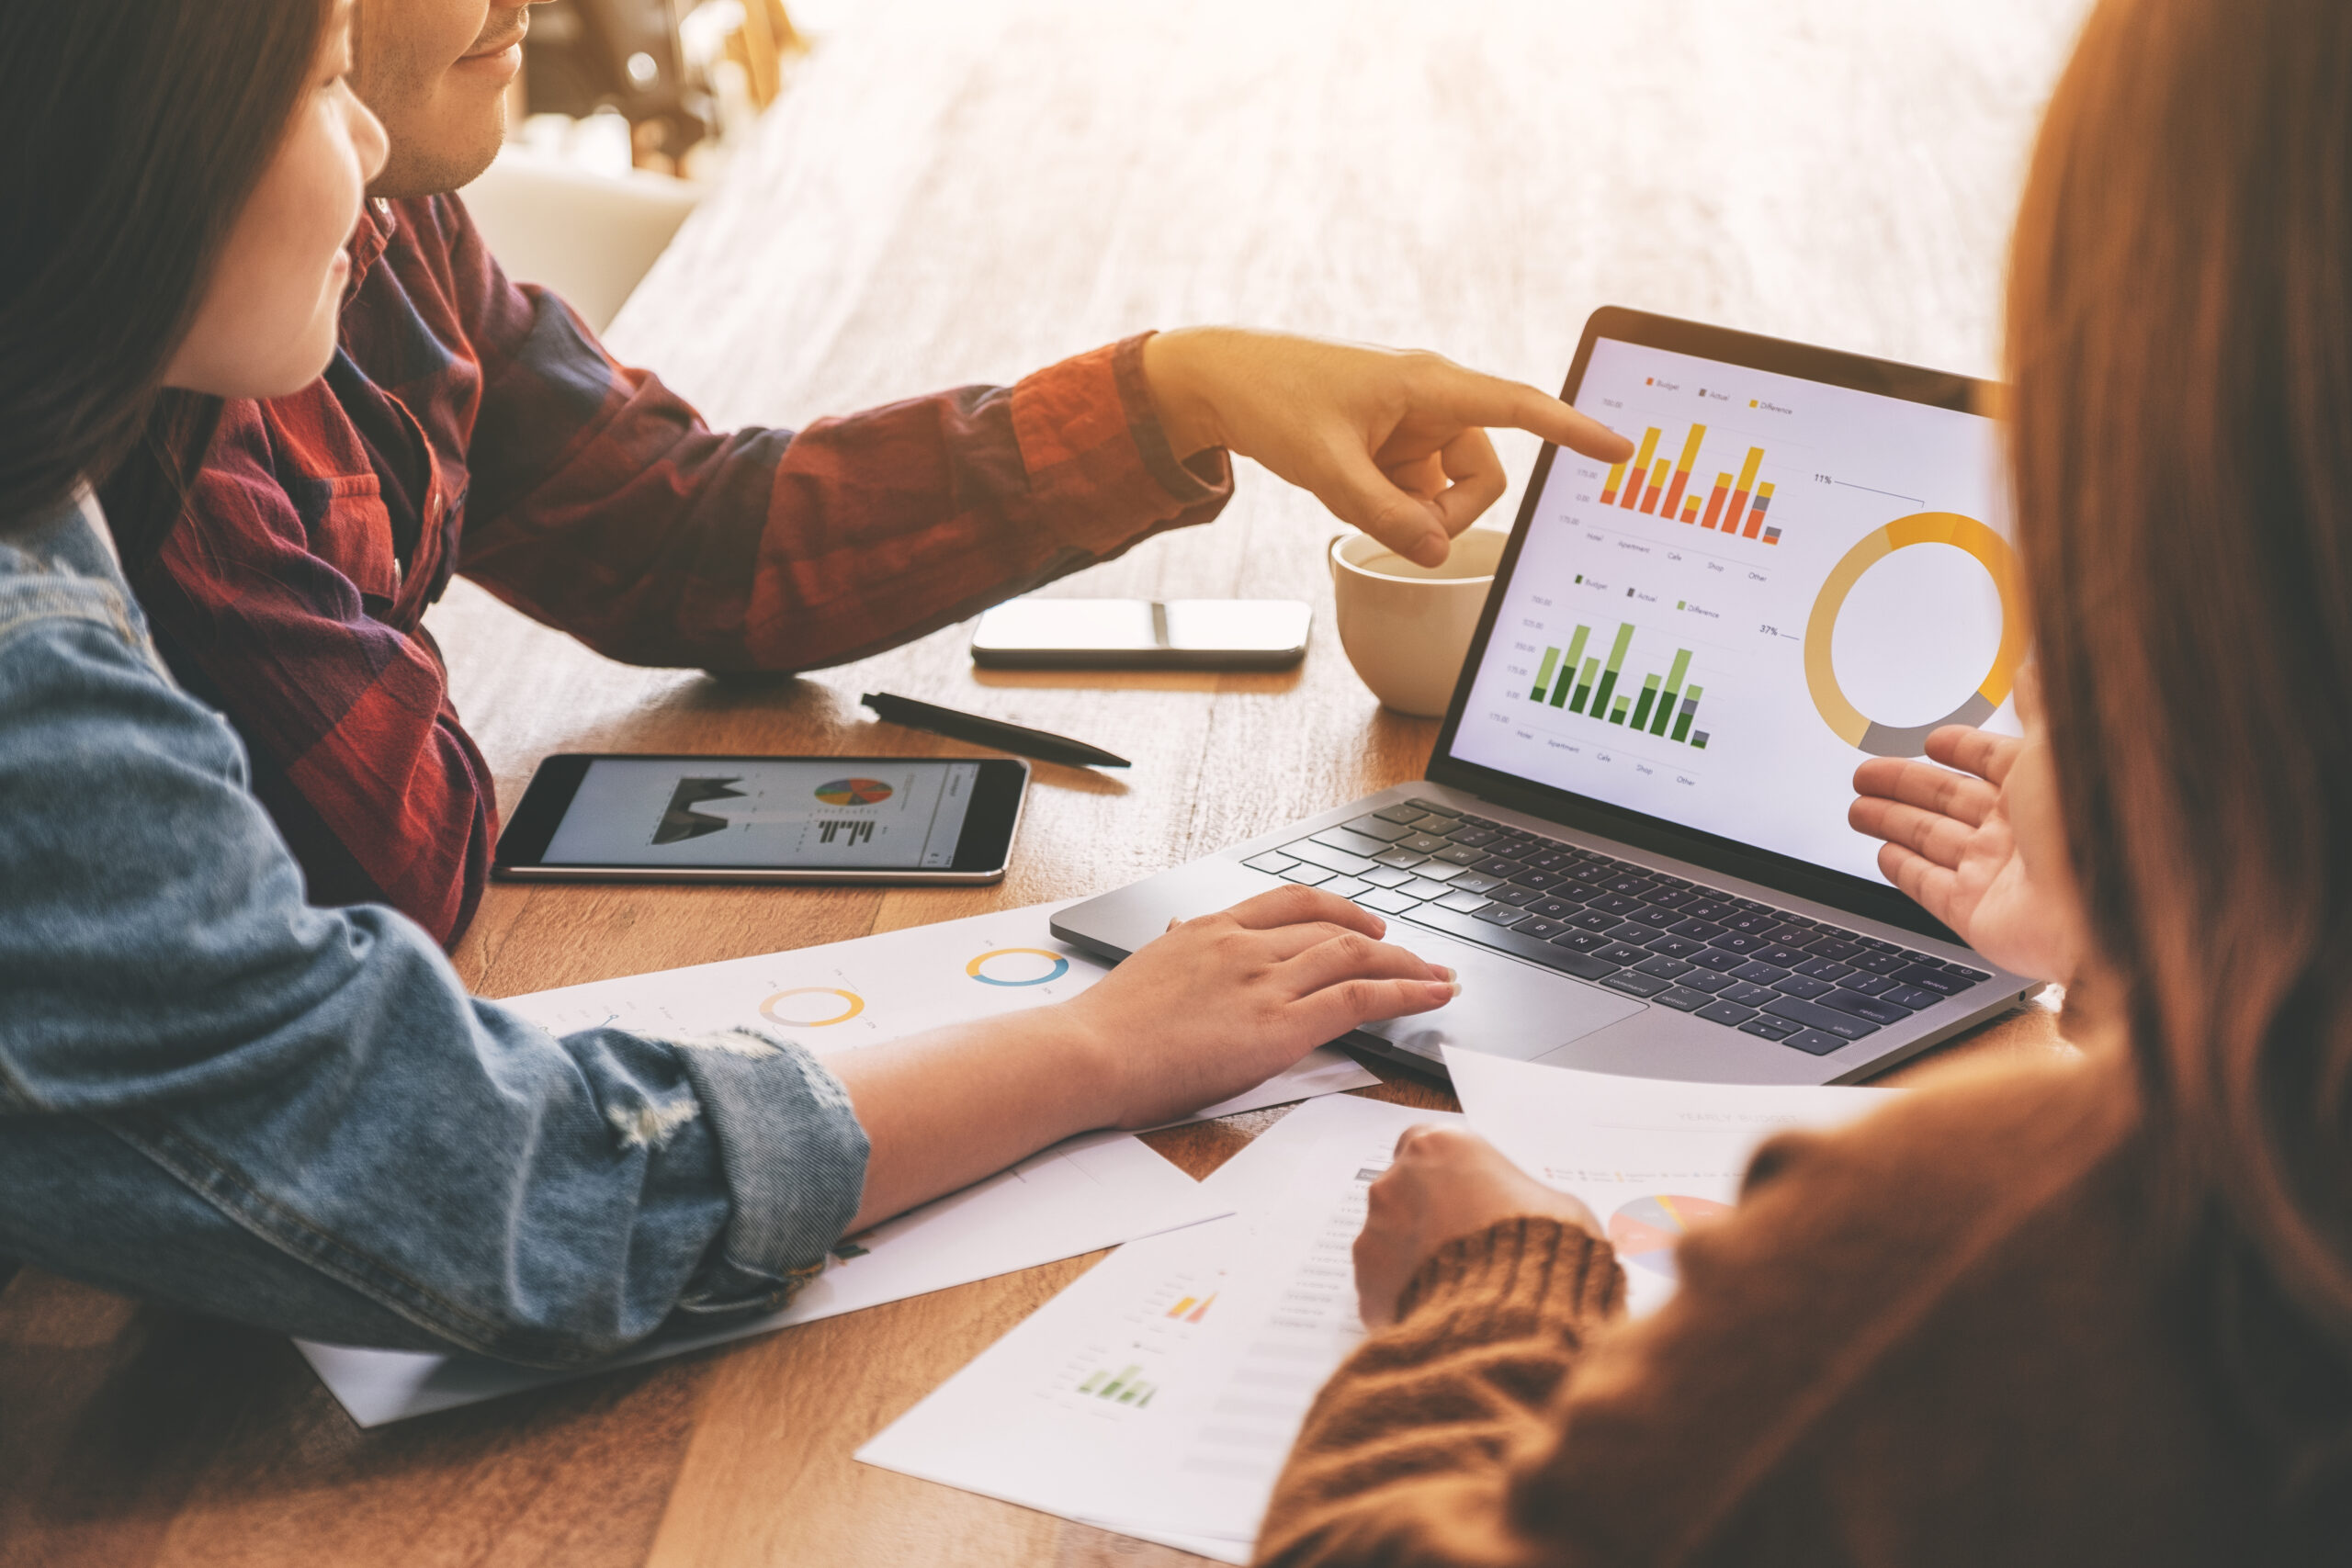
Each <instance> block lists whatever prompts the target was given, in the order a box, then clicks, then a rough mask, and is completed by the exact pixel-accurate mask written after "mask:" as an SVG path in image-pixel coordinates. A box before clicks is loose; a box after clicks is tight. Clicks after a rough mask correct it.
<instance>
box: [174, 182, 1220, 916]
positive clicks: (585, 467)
mask: <svg viewBox="0 0 2352 1568" xmlns="http://www.w3.org/2000/svg"><path fill="white" fill-rule="evenodd" d="M396 214H397V216H396V221H395V222H394V223H392V224H391V225H390V226H389V228H388V229H386V230H385V231H384V232H387V233H389V235H390V248H389V249H388V250H386V251H384V252H383V253H382V255H381V259H380V260H378V261H376V263H375V265H374V267H373V268H371V269H370V271H369V273H368V276H369V280H370V281H369V283H368V288H366V289H365V290H363V291H362V292H360V293H359V294H357V295H356V296H355V300H354V303H352V304H351V305H350V306H347V307H346V310H345V320H344V343H345V351H346V352H345V356H344V357H343V358H342V359H340V360H339V361H338V364H337V367H336V369H335V371H334V372H331V373H330V375H329V377H328V378H326V379H324V380H322V381H321V382H318V383H315V384H314V385H312V386H311V387H310V388H308V389H305V390H304V391H302V392H300V393H298V394H295V395H294V396H293V397H291V398H286V399H279V400H277V401H276V402H274V403H272V404H270V405H269V406H268V408H267V410H266V411H263V412H257V411H255V410H254V407H253V406H252V405H243V404H232V405H231V409H230V413H229V416H228V420H227V423H225V424H224V427H223V430H222V433H221V436H220V442H219V444H218V445H216V446H215V447H214V448H213V450H212V452H211V454H210V455H209V457H208V458H207V463H206V468H205V471H204V474H203V475H202V477H201V479H200V481H199V484H198V494H197V495H196V497H195V510H196V511H197V512H198V513H199V514H201V526H198V527H194V528H189V527H183V528H181V529H179V530H178V531H177V532H176V533H175V534H174V535H173V536H172V537H171V539H170V541H169V543H168V545H167V547H166V548H165V550H164V556H163V558H162V559H161V560H160V561H159V562H158V563H157V566H158V570H155V571H153V572H152V573H150V574H148V575H147V577H146V579H145V580H144V581H141V585H140V590H141V598H142V599H144V600H146V601H147V603H148V604H149V608H150V611H151V614H152V615H153V618H154V622H155V625H156V627H157V630H158V634H159V635H158V641H159V643H160V644H161V645H162V646H163V647H164V650H165V652H166V654H167V656H168V657H170V659H171V660H172V663H173V667H174V669H175V671H176V672H178V673H179V674H180V675H181V676H182V677H183V679H184V680H186V681H187V683H188V685H189V686H190V688H191V690H193V691H194V692H195V693H196V694H198V696H200V697H202V698H204V699H205V700H206V701H208V702H210V703H212V704H213V705H216V706H218V707H220V709H222V710H223V711H224V712H225V713H226V714H227V715H228V716H229V717H230V719H231V721H232V723H233V724H234V725H235V727H236V728H237V729H238V731H239V732H240V734H241V735H242V736H243V739H244V740H245V743H246V745H247V747H248V749H249V750H250V751H251V753H252V758H253V770H254V791H255V793H256V794H257V795H260V797H261V798H262V800H263V802H264V804H265V805H266V806H267V807H269V809H270V812H271V815H272V816H273V817H274V818H276V820H277V824H278V827H279V829H280V831H281V832H283V833H284V834H285V836H286V839H287V841H288V844H289V846H290V847H291V848H292V849H293V850H294V852H295V853H296V855H297V857H298V858H299V859H300V861H301V863H302V866H303V870H304V873H305V874H306V876H307V877H308V886H309V894H310V897H311V899H312V901H313V902H316V903H320V904H333V905H341V904H357V903H375V902H380V903H388V904H390V905H392V906H394V907H395V908H399V909H400V910H401V912H402V913H404V914H407V915H408V916H410V917H411V918H413V919H415V920H416V921H417V922H418V923H420V924H421V925H423V926H424V928H425V929H426V930H428V931H432V932H433V933H434V934H435V936H436V937H438V938H439V939H441V940H442V941H443V942H454V941H455V940H456V938H457V936H458V933H459V932H460V931H463V930H464V928H465V925H466V923H467V921H468V920H469V919H471V917H472V914H473V909H474V907H475V905H476V903H477V902H478V901H479V899H480V897H481V889H482V886H483V884H484V881H485V879H486V877H487V875H488V871H489V862H490V858H491V848H492V844H493V843H494V842H495V840H496V839H497V834H498V818H497V805H496V800H495V797H494V795H493V792H492V785H491V780H490V776H489V772H488V770H487V768H485V767H484V766H483V764H482V760H481V754H480V752H479V751H478V750H477V749H476V748H475V746H474V744H473V741H472V740H471V739H470V738H469V737H468V736H467V734H466V732H465V730H464V728H463V727H462V726H461V725H460V724H459V722H458V716H457V715H456V713H455V712H454V711H453V710H452V708H451V706H450V704H449V698H448V692H447V675H446V672H445V671H444V669H443V667H442V663H441V660H440V657H439V654H438V652H437V650H436V649H435V648H434V647H433V645H432V641H431V639H430V637H428V636H427V635H426V634H425V633H424V629H423V627H422V626H419V625H417V621H416V617H417V615H419V614H421V612H422V609H423V606H424V603H425V602H426V601H427V599H429V597H430V595H431V594H433V593H435V592H437V582H438V581H439V578H440V574H442V573H444V572H446V571H447V570H449V564H450V558H451V557H452V556H454V557H455V559H456V565H457V568H458V570H462V571H465V572H467V573H468V574H469V575H470V576H472V577H474V578H476V579H477V580H478V581H481V582H482V583H483V584H484V585H485V586H486V587H488V588H489V589H490V590H491V591H492V592H494V593H497V594H498V595H499V596H500V597H502V598H503V599H505V600H506V601H507V602H508V603H510V604H515V606H517V607H518V608H520V609H522V610H523V611H525V612H526V614H529V615H533V616H535V617H537V619H539V620H542V621H545V622H547V623H548V624H549V625H552V626H558V627H560V628H561V629H563V630H565V631H568V632H571V634H573V635H574V636H576V637H580V638H581V640H582V641H583V642H585V643H587V644H588V645H589V646H590V647H592V648H594V649H597V650H598V651H600V652H603V653H605V654H607V655H609V656H611V657H613V658H616V659H621V660H628V661H631V662H634V663H639V664H655V665H673V666H699V667H702V668H706V669H711V670H722V671H726V670H780V671H784V670H803V669H809V668H812V667H815V666H820V665H825V664H833V663H841V662H844V661H847V660H854V659H858V658H861V657H864V656H865V655H866V654H869V653H874V652H877V651H879V650H881V649H885V648H888V647H890V646H892V645H893V644H896V643H899V642H902V641H905V640H907V639H909V638H911V637H920V636H922V635H923V634H924V633H926V632H929V631H931V630H933V629H935V628H936V627H938V626H944V625H947V624H949V623H951V622H953V621H956V620H958V619H961V618H963V617H964V616H967V615H971V614H973V613H975V612H976V611H978V609H980V608H982V607H984V606H985V605H988V604H992V603H994V602H996V601H997V600H1000V599H1002V598H1005V597H1008V596H1010V595H1012V594H1014V593H1018V592H1023V591H1025V590H1027V589H1029V588H1031V587H1034V586H1035V585H1037V584H1039V583H1042V582H1046V581H1050V580H1052V579H1053V578H1055V577H1057V576H1060V575H1062V574H1064V573H1067V572H1069V571H1074V570H1078V569H1080V568H1081V567H1085V566H1089V565H1091V564H1093V563H1094V562H1096V561H1099V560H1103V559H1106V558H1109V557H1111V556H1114V555H1116V554H1118V553H1119V552H1120V551H1122V550H1124V549H1125V548H1127V547H1130V546H1132V545H1133V544H1135V543H1136V541H1138V540H1140V539H1142V538H1144V537H1147V536H1149V535H1151V534H1154V533H1157V532H1159V531H1161V530H1163V529H1167V528H1171V527H1177V526H1182V525H1186V524H1191V523H1200V522H1205V521H1207V520H1208V519H1209V518H1211V517H1214V516H1215V515H1216V513H1217V512H1218V511H1219V510H1220V509H1221V508H1222V506H1223V505H1224V502H1225V501H1226V500H1227V497H1228V496H1229V495H1230V493H1231V478H1230V473H1229V470H1228V468H1227V464H1226V461H1225V458H1224V457H1223V455H1222V454H1209V455H1207V456H1205V457H1199V458H1195V459H1194V460H1193V462H1192V463H1190V464H1186V463H1180V462H1178V461H1177V460H1176V458H1175V456H1174V454H1173V453H1172V452H1171V451H1170V448H1169V446H1168V441H1167V437H1166V435H1165V434H1164V433H1163V432H1162V430H1161V427H1160V424H1159V417H1158V413H1157V411H1156V410H1155V409H1154V407H1153V405H1152V401H1151V396H1150V391H1149V389H1148V386H1147V385H1146V384H1145V381H1144V379H1143V375H1142V342H1143V340H1142V339H1140V338H1138V339H1134V340H1130V341H1129V342H1126V343H1123V344H1115V345H1113V346H1111V347H1108V348H1103V349H1100V350H1097V351H1095V352H1093V353H1091V354H1086V355H1080V356H1079V357H1077V358H1075V359H1071V360H1068V361H1065V362H1064V363H1062V364H1060V365H1057V366H1054V367H1049V368H1047V369H1046V370H1044V371H1041V372H1039V373H1038V374H1036V375H1035V376H1032V377H1030V378H1027V379H1025V380H1023V381H1022V382H1021V383H1020V384H1018V385H1017V386H1014V387H1012V388H992V387H972V388H964V389H958V390H955V391H949V392H943V393H939V394H937V395H934V396H932V397H927V398H918V399H913V400H909V401H906V402H901V403H895V404H892V405H890V406H888V407H887V408H881V409H876V410H874V411H872V412H866V413H863V414H857V415H854V416H852V417H850V418H846V419H836V420H825V421H820V422H819V423H815V424H812V425H811V426H809V428H808V429H807V430H805V431H802V432H801V433H800V434H797V435H795V434H792V433H790V432H786V431H780V430H762V429H751V430H742V431H736V432H732V433H718V432H714V431H712V430H710V429H708V428H707V426H706V425H705V424H704V423H703V422H702V420H701V418H700V417H699V416H698V415H697V414H696V413H695V411H694V410H693V409H692V408H691V407H689V406H688V405H687V404H686V403H685V402H684V400H681V399H679V398H678V397H677V396H676V395H674V394H673V393H672V392H671V391H669V390H668V389H666V388H664V387H663V386H662V383H661V381H660V380H659V379H658V378H655V377H653V376H652V375H650V374H648V373H646V372H644V371H639V370H632V369H628V368H627V367H623V366H621V365H620V364H618V363H617V362H616V361H615V360H614V359H613V358H612V357H611V356H610V355H607V354H606V353H605V351H604V349H603V347H602V346H601V345H600V344H598V343H597V342H596V341H595V339H594V337H593V336H592V335H591V334H590V333H588V331H587V329H586V328H585V327H583V326H582V324H581V323H580V321H578V320H577V318H575V317H574V316H573V315H572V313H571V311H570V310H568V309H567V308H566V307H565V306H564V305H563V304H562V303H561V302H560V300H558V299H556V298H555V297H554V296H552V295H550V294H548V293H547V292H546V291H544V290H541V289H537V288H526V287H518V286H516V285H515V284H513V283H511V282H509V281H508V280H507V279H506V277H505V276H503V274H502V273H501V272H500V271H499V269H498V266H497V264H496V263H495V262H494V261H493V260H492V258H491V256H490V254H489V252H488V250H487V249H486V248H485V247H484V246H483V245H482V243H481V240H480V238H479V236H478V235H477V234H476V233H475V231H474V230H473V228H472V226H471V224H470V223H469V221H468V220H467V219H466V217H465V209H464V208H463V206H462V204H460V203H459V202H458V201H457V200H455V199H454V198H450V197H435V198H432V199H429V200H420V201H409V202H402V203H400V204H398V205H397V209H396ZM338 377H341V378H342V379H341V380H338V379H337V378H338ZM412 437H413V440H412ZM420 443H421V444H422V446H429V447H430V450H431V453H432V457H431V459H430V464H431V467H430V471H429V472H424V471H421V470H417V469H416V468H415V466H414V465H415V463H416V462H418V461H421V460H423V459H421V458H419V457H416V453H417V452H418V451H419V450H420V446H418V445H417V444H420ZM402 539H405V540H408V541H409V544H408V545H406V546H401V544H399V541H401V540H402ZM445 539H447V541H448V546H449V547H447V548H444V547H443V545H442V541H443V540H445ZM404 549H413V550H415V551H417V552H418V554H417V557H416V559H415V560H414V561H413V563H412V570H410V571H408V572H407V573H406V574H405V575H404V574H403V573H402V571H401V563H400V560H399V558H398V556H399V555H400V553H401V551H402V550H404Z"/></svg>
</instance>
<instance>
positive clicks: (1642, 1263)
mask: <svg viewBox="0 0 2352 1568" xmlns="http://www.w3.org/2000/svg"><path fill="white" fill-rule="evenodd" d="M1728 1213H1731V1205H1730V1204H1729V1203H1718V1202H1716V1201H1714V1200H1713V1199H1712V1198H1686V1197H1680V1196H1677V1195H1674V1194H1666V1193H1662V1194H1660V1195H1658V1196H1657V1197H1654V1198H1636V1199H1634V1201H1632V1202H1630V1203H1626V1204H1623V1205H1622V1206H1621V1207H1620V1208H1619V1209H1618V1211H1617V1212H1616V1213H1613V1214H1611V1215H1610V1216H1609V1240H1610V1243H1611V1246H1613V1247H1616V1248H1617V1256H1618V1257H1619V1258H1622V1259H1623V1260H1624V1261H1625V1262H1627V1263H1629V1264H1632V1265H1634V1267H1635V1268H1639V1269H1648V1270H1649V1271H1650V1272H1651V1273H1653V1274H1664V1275H1666V1276H1667V1277H1668V1279H1671V1278H1673V1276H1674V1248H1675V1246H1676V1244H1677V1243H1679V1241H1681V1239H1682V1238H1683V1237H1684V1236H1685V1235H1689V1234H1690V1233H1691V1231H1692V1230H1693V1229H1695V1228H1696V1227H1698V1226H1700V1225H1703V1224H1707V1223H1708V1222H1710V1221H1712V1220H1716V1219H1720V1218H1722V1217H1723V1216H1724V1215H1725V1214H1728Z"/></svg>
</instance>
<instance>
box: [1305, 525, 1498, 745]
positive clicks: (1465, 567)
mask: <svg viewBox="0 0 2352 1568" xmlns="http://www.w3.org/2000/svg"><path fill="white" fill-rule="evenodd" d="M1509 539H1510V536H1509V535H1507V534H1503V533H1499V532H1498V531H1497V530H1495V529H1492V528H1471V529H1467V530H1465V531H1464V532H1463V533H1462V534H1460V535H1459V536H1456V537H1455V538H1454V541H1453V549H1452V550H1450V551H1448V552H1447V554H1446V558H1445V563H1444V564H1443V565H1442V566H1416V565H1414V564H1413V563H1412V562H1411V561H1408V560H1407V559H1406V558H1404V557H1403V556H1400V555H1398V554H1397V552H1396V551H1394V550H1392V549H1390V548H1389V547H1387V546H1386V545H1384V544H1382V543H1381V542H1380V541H1379V540H1377V539H1375V538H1374V537H1373V536H1371V535H1369V534H1343V535H1341V536H1339V537H1338V538H1336V539H1333V540H1332V541H1331V593H1332V597H1333V598H1334V599H1336V600H1337V601H1338V605H1339V619H1340V647H1342V648H1344V649H1347V650H1348V662H1349V663H1351V664H1352V665H1354V666H1355V669H1356V673H1357V674H1358V675H1361V676H1363V683H1364V684H1365V685H1367V686H1370V687H1371V688H1372V694H1373V695H1374V696H1375V697H1378V698H1379V699H1380V700H1381V703H1382V704H1383V705H1385V706H1387V707H1392V708H1395V709H1396V710H1397V712H1398V713H1408V714H1412V715H1414V716H1417V717H1421V718H1434V717H1437V716H1440V715H1442V714H1443V713H1444V712H1445V705H1446V704H1447V703H1448V702H1450V701H1451V700H1452V699H1453V683H1454V681H1455V679H1456V678H1457V677H1458V676H1459V675H1460V674H1461V673H1462V661H1463V660H1464V658H1466V657H1468V655H1469V652H1470V637H1471V635H1472V634H1473V633H1475V632H1476V630H1477V629H1478V614H1479V612H1480V611H1482V610H1484V609H1485V608H1486V607H1487V592H1489V591H1490V590H1491V589H1492V588H1493V587H1494V585H1495V567H1496V564H1497V563H1498V562H1499V561H1500V560H1501V559H1502V556H1503V546H1504V544H1505V543H1507V542H1508V541H1509Z"/></svg>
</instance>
